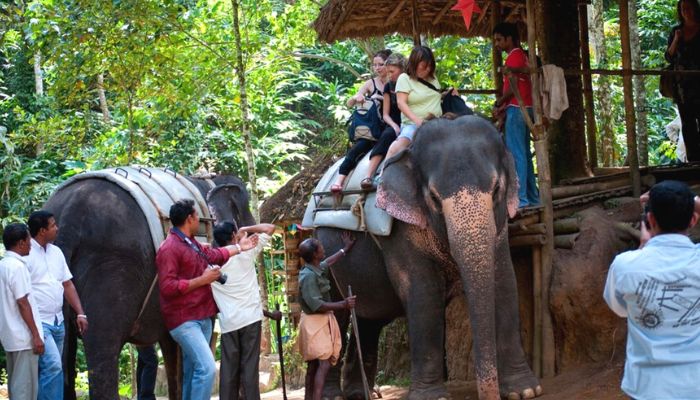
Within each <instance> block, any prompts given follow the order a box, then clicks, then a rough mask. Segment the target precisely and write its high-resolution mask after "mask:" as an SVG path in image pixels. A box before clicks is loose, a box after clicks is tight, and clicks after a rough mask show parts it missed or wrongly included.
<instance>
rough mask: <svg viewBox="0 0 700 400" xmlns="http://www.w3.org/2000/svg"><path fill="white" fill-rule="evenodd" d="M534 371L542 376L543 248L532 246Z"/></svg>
mask: <svg viewBox="0 0 700 400" xmlns="http://www.w3.org/2000/svg"><path fill="white" fill-rule="evenodd" d="M532 295H533V302H532V307H533V312H532V314H533V319H534V322H533V324H532V326H533V329H532V370H533V372H534V373H535V375H537V376H542V247H540V246H532Z"/></svg>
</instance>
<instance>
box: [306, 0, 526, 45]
mask: <svg viewBox="0 0 700 400" xmlns="http://www.w3.org/2000/svg"><path fill="white" fill-rule="evenodd" d="M414 4H415V6H416V8H417V10H416V11H417V15H418V28H417V32H418V33H420V34H427V35H431V36H442V35H455V36H463V37H474V36H482V37H490V36H491V13H492V12H493V9H494V8H495V6H494V4H496V3H495V2H493V1H491V0H478V1H477V4H478V5H479V7H480V8H481V10H482V11H483V12H482V13H479V14H477V13H474V14H473V15H472V19H471V27H470V29H469V31H467V29H466V27H465V25H464V19H463V18H462V14H461V13H460V12H459V11H452V10H451V8H452V7H453V6H454V5H455V4H457V0H399V1H396V0H329V1H328V3H327V4H326V5H325V6H323V7H322V8H321V12H320V14H319V16H318V18H316V21H314V24H313V26H314V29H315V30H316V32H317V33H318V37H319V39H320V40H322V41H325V42H328V43H331V42H333V41H336V40H341V39H350V38H367V37H373V36H383V35H386V34H392V33H399V34H402V35H408V36H411V35H412V34H413V33H414V32H413V18H412V15H413V14H412V13H413V5H414ZM498 4H500V12H501V18H500V20H501V21H509V22H516V21H519V20H522V19H524V16H525V2H524V0H512V1H501V2H499V3H498Z"/></svg>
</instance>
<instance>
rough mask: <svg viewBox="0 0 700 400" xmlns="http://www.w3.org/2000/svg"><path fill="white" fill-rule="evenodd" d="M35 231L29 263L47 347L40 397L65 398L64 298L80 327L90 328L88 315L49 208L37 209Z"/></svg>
mask: <svg viewBox="0 0 700 400" xmlns="http://www.w3.org/2000/svg"><path fill="white" fill-rule="evenodd" d="M27 225H29V233H30V234H31V235H32V241H31V251H30V252H29V256H27V258H26V260H27V267H28V268H29V272H30V274H31V279H32V291H33V293H34V297H35V298H36V301H37V305H38V308H39V318H40V320H41V326H42V329H43V332H44V345H45V349H46V351H45V352H44V354H43V355H42V356H41V357H40V358H39V397H38V399H39V400H61V399H63V368H62V364H61V355H62V353H63V338H64V336H65V327H64V324H63V298H64V297H65V299H66V300H67V301H68V304H70V306H71V307H72V308H73V310H74V311H75V312H76V313H77V319H76V321H77V325H78V331H79V332H80V333H81V334H82V333H84V332H85V331H86V330H87V328H88V322H87V316H86V315H85V312H84V311H83V307H82V305H81V304H80V298H79V297H78V292H77V291H76V290H75V286H74V285H73V282H72V281H71V279H72V278H73V275H71V273H70V270H69V269H68V264H66V258H65V257H64V255H63V252H62V251H61V249H59V248H58V247H57V246H54V245H53V244H52V243H53V241H54V240H56V236H57V235H58V225H56V220H55V219H54V217H53V214H51V213H50V212H48V211H43V210H41V211H35V212H33V213H31V214H30V215H29V220H28V222H27Z"/></svg>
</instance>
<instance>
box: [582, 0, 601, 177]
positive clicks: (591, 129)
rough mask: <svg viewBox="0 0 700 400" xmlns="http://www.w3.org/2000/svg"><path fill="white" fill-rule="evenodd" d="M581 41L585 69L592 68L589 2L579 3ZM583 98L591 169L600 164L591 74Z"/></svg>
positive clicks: (585, 79)
mask: <svg viewBox="0 0 700 400" xmlns="http://www.w3.org/2000/svg"><path fill="white" fill-rule="evenodd" d="M578 25H579V35H580V36H579V41H580V42H581V60H582V62H583V69H584V70H588V69H591V52H590V50H589V48H588V40H589V39H588V4H586V3H585V2H582V3H579V5H578ZM583 98H584V100H585V102H586V105H585V107H586V139H587V140H586V141H587V143H588V166H589V168H591V170H592V169H593V168H595V167H597V166H598V148H597V146H596V134H597V133H598V129H597V127H596V122H595V103H594V102H593V81H592V80H591V75H590V74H584V75H583Z"/></svg>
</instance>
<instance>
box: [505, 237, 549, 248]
mask: <svg viewBox="0 0 700 400" xmlns="http://www.w3.org/2000/svg"><path fill="white" fill-rule="evenodd" d="M508 243H510V247H526V246H543V245H544V244H546V243H547V237H546V236H545V235H542V234H535V235H522V236H513V237H512V238H510V239H508Z"/></svg>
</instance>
